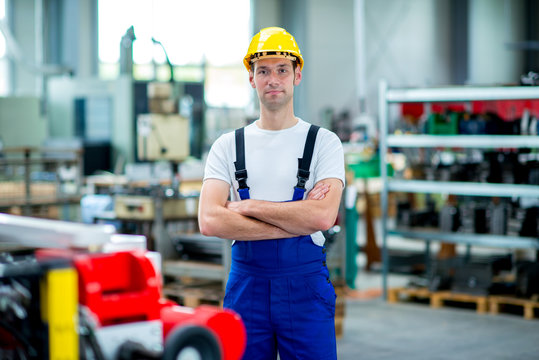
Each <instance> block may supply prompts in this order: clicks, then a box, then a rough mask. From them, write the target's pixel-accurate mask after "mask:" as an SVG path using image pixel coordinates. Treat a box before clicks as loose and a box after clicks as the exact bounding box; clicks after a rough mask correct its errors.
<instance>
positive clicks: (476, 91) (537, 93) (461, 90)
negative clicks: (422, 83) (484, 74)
mask: <svg viewBox="0 0 539 360" xmlns="http://www.w3.org/2000/svg"><path fill="white" fill-rule="evenodd" d="M527 99H539V87H534V86H499V87H480V86H470V87H468V86H455V87H443V88H418V89H387V92H386V97H385V101H387V102H388V103H405V102H447V101H454V102H458V101H488V100H527Z"/></svg>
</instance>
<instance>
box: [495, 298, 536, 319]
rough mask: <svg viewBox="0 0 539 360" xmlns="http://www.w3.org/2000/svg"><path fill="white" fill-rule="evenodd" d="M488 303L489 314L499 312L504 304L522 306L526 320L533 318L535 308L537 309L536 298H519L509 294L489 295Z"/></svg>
mask: <svg viewBox="0 0 539 360" xmlns="http://www.w3.org/2000/svg"><path fill="white" fill-rule="evenodd" d="M489 305H490V313H491V314H499V313H500V310H502V309H503V307H504V305H511V306H518V307H522V309H523V313H524V318H525V319H528V320H531V319H534V318H535V309H539V301H537V299H521V298H516V297H511V296H490V297H489Z"/></svg>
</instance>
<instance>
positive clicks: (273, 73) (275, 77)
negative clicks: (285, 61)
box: [268, 71, 279, 85]
mask: <svg viewBox="0 0 539 360" xmlns="http://www.w3.org/2000/svg"><path fill="white" fill-rule="evenodd" d="M268 82H269V84H270V85H273V84H277V83H278V82H279V81H278V75H277V72H276V71H271V72H270V74H269V79H268Z"/></svg>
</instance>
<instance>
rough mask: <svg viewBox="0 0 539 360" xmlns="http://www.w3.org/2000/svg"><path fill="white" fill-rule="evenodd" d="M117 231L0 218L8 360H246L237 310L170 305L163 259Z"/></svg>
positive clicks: (1, 330)
mask: <svg viewBox="0 0 539 360" xmlns="http://www.w3.org/2000/svg"><path fill="white" fill-rule="evenodd" d="M113 231H114V230H113V228H111V227H110V226H108V225H87V224H75V223H69V222H63V221H56V220H45V219H32V218H25V217H20V216H13V215H5V214H0V246H1V247H2V249H3V250H6V249H9V251H4V252H1V253H0V358H2V359H51V360H52V359H66V360H68V359H97V360H99V359H203V360H205V359H208V360H216V359H226V360H229V359H230V360H234V359H239V358H241V356H242V354H243V351H244V348H245V343H246V332H245V328H244V326H243V323H242V321H241V319H240V317H239V316H238V315H237V314H236V313H234V312H232V311H230V310H227V309H225V310H222V309H220V308H217V307H213V306H208V305H203V306H199V307H197V308H188V307H182V306H179V305H177V304H175V303H173V302H172V301H170V300H167V299H164V298H162V294H161V290H162V280H161V276H160V272H159V271H158V270H157V269H158V268H159V267H158V266H155V265H154V263H155V262H156V260H155V258H153V260H152V256H151V255H152V254H148V252H147V251H145V250H143V249H140V248H138V249H137V248H130V249H125V246H124V249H120V250H118V249H119V246H110V245H111V244H114V243H116V244H118V241H117V240H115V237H122V239H123V240H125V239H126V236H125V235H117V234H114V233H113ZM127 238H128V237H127ZM14 245H15V247H14ZM107 245H109V246H107ZM107 249H114V250H113V251H109V250H107ZM149 255H150V256H149ZM158 261H159V260H157V262H158Z"/></svg>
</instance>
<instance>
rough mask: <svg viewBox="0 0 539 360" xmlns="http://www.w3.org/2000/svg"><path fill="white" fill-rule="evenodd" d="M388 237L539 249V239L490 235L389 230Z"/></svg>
mask: <svg viewBox="0 0 539 360" xmlns="http://www.w3.org/2000/svg"><path fill="white" fill-rule="evenodd" d="M388 235H394V236H395V235H396V236H402V237H404V238H410V239H419V240H429V241H441V242H446V243H453V244H467V245H481V246H487V247H498V248H510V249H530V248H532V249H539V239H536V238H530V237H520V236H519V237H515V236H504V235H490V234H468V233H440V232H432V231H421V230H416V229H414V230H412V229H410V230H400V229H399V230H397V229H393V230H388Z"/></svg>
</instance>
